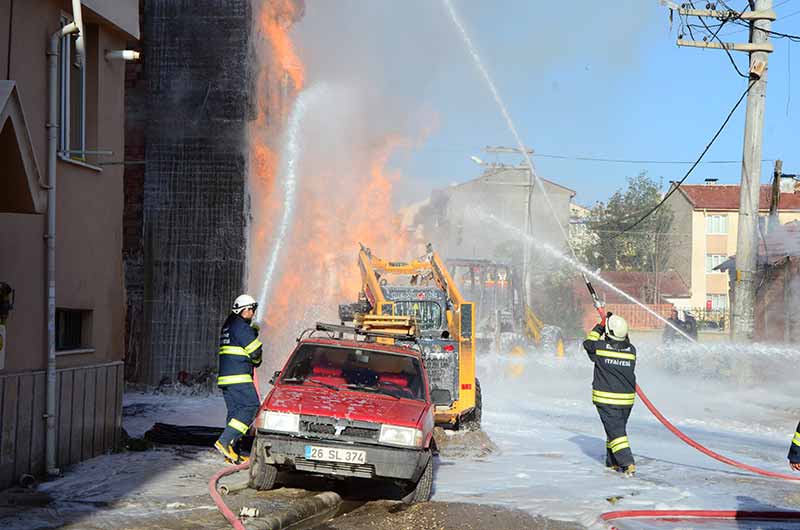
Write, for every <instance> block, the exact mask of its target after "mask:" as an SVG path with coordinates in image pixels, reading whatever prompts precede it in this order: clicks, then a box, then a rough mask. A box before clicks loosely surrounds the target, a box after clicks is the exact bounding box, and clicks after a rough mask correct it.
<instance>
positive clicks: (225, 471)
mask: <svg viewBox="0 0 800 530" xmlns="http://www.w3.org/2000/svg"><path fill="white" fill-rule="evenodd" d="M253 385H254V386H255V387H256V394H257V395H258V397H259V399H258V401H259V403H260V402H261V392H260V391H259V389H258V371H257V370H253ZM249 468H250V460H249V459H248V460H247V462H243V463H241V464H237V465H235V466H228V467H224V468H222V469H220V470H219V471H217V472H216V473H215V474H214V476H213V477H211V479H210V480H209V481H208V494H209V495H211V498H212V499H213V500H214V504H216V505H217V510H219V513H221V514H222V516H223V517H225V519H227V521H228V522H229V523H230V524H231V527H233V529H234V530H247V529H246V528H245V527H244V524H242V521H241V520H240V519H239V517H237V516H236V514H235V513H233V512H232V511H231V509H230V508H228V505H227V504H225V501H223V500H222V495H220V494H219V491H218V490H217V487H218V486H217V484H218V483H219V480H220V479H221V478H222V477H225V476H227V475H232V474H234V473H238V472H239V471H243V470H245V469H249Z"/></svg>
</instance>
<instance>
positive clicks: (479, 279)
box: [447, 259, 564, 357]
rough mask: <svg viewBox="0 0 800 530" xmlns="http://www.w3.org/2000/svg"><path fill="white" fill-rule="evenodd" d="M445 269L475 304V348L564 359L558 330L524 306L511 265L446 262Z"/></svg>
mask: <svg viewBox="0 0 800 530" xmlns="http://www.w3.org/2000/svg"><path fill="white" fill-rule="evenodd" d="M447 268H448V271H449V272H450V275H451V277H452V278H454V279H455V282H456V284H457V286H458V287H459V289H460V290H461V291H462V292H463V293H465V295H466V296H468V297H470V299H471V300H475V301H476V303H477V307H478V311H477V316H476V325H475V329H476V334H477V337H476V340H477V342H478V346H479V348H481V349H485V350H493V351H495V352H497V353H500V354H506V355H512V356H521V355H525V354H526V353H527V352H528V351H531V350H535V349H536V350H539V351H540V352H544V353H546V354H553V355H555V356H557V357H563V356H564V338H563V336H562V333H561V330H560V329H559V328H558V327H556V326H552V325H546V324H545V323H544V322H543V321H542V319H541V318H539V316H538V315H537V314H536V312H535V311H534V310H533V309H532V308H531V307H530V306H529V305H528V304H527V303H526V302H525V295H524V290H523V288H522V282H521V281H520V278H518V275H517V274H516V271H515V270H514V267H513V266H512V265H511V263H509V262H504V261H493V260H487V259H449V260H447Z"/></svg>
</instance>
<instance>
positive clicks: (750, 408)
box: [0, 344, 800, 530]
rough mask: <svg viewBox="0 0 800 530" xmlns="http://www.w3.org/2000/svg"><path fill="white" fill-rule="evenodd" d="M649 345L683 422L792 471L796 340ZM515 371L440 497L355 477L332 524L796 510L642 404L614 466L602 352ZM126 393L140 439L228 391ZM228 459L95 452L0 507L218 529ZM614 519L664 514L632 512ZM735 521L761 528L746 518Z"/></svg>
mask: <svg viewBox="0 0 800 530" xmlns="http://www.w3.org/2000/svg"><path fill="white" fill-rule="evenodd" d="M639 351H640V354H639V367H638V370H637V373H638V381H639V384H640V385H641V386H642V388H643V389H644V390H645V391H646V392H647V393H648V395H649V397H650V398H651V400H652V401H653V402H654V403H655V404H656V406H658V407H660V408H661V409H662V412H664V414H666V416H667V417H669V418H671V419H672V420H673V422H674V423H676V424H677V425H678V426H679V427H680V428H682V429H684V430H685V431H686V432H687V433H688V434H689V435H690V436H692V437H694V438H696V439H697V440H698V441H700V442H702V443H704V444H706V445H708V446H710V447H711V448H712V449H714V450H716V451H718V452H720V453H722V454H725V455H727V456H730V457H732V458H734V459H738V460H742V461H744V462H746V463H749V464H752V465H756V466H759V467H763V468H766V469H769V470H773V471H782V472H786V473H789V472H790V471H789V469H788V466H787V464H786V452H787V450H788V444H789V440H790V439H791V435H792V433H793V432H794V428H795V426H796V424H797V419H798V417H799V416H800V410H798V408H797V407H798V402H797V400H796V395H795V394H794V392H796V368H795V369H794V370H793V369H792V368H793V367H796V366H797V364H798V360H800V353H798V352H797V351H795V350H791V349H782V348H777V347H766V346H765V347H752V348H747V349H742V348H736V347H733V346H730V345H715V346H714V347H713V348H710V349H708V348H704V347H696V348H682V349H677V350H675V351H672V352H665V351H662V350H660V348H658V347H656V346H655V345H648V344H641V345H639ZM513 362H515V363H518V362H519V359H514V360H513ZM515 373H519V370H518V369H509V367H508V364H507V363H506V361H505V360H504V359H502V358H497V357H493V356H488V355H486V356H482V357H481V360H480V362H479V375H480V378H481V385H482V387H483V394H484V407H485V412H484V416H483V421H484V432H485V434H486V437H488V438H489V439H490V440H491V441H492V442H493V443H494V445H495V446H496V447H494V448H493V447H491V446H488V445H487V444H486V443H485V439H484V438H483V437H482V436H479V437H478V438H476V437H475V435H471V436H472V437H470V438H466V439H458V438H456V437H450V438H448V441H450V442H452V444H450V447H448V448H446V449H444V450H443V452H442V455H441V457H440V458H439V459H438V461H437V466H436V476H435V490H434V496H433V501H434V502H432V503H428V504H425V505H421V506H416V507H411V508H406V507H403V506H402V505H400V504H398V503H395V502H387V501H375V502H368V503H366V504H364V500H363V499H356V500H352V499H353V498H354V496H353V492H352V490H350V491H348V490H347V489H343V490H341V493H342V494H343V496H344V497H346V498H348V495H349V496H350V499H351V500H350V502H349V504H348V503H346V506H347V509H348V510H350V511H349V513H347V514H346V515H344V516H340V517H337V518H336V519H334V520H333V521H330V522H328V523H325V526H322V527H320V528H328V529H342V530H344V529H353V530H357V529H362V528H373V527H375V528H378V527H386V528H406V527H407V528H556V527H558V528H561V527H563V528H567V527H570V528H571V527H579V526H589V527H591V526H600V523H598V520H599V519H598V518H599V516H600V515H601V514H602V513H604V512H607V511H612V510H627V509H662V508H675V509H744V510H770V509H793V508H794V509H800V490H799V489H798V484H796V483H790V482H785V481H780V480H774V479H768V478H763V477H758V476H754V475H752V474H750V473H747V472H744V471H741V470H737V469H734V468H730V467H728V466H725V465H723V464H721V463H718V462H716V461H713V460H710V459H709V458H707V457H706V456H704V455H702V454H700V453H698V452H697V451H695V450H694V449H692V448H690V447H688V446H686V445H685V444H684V443H683V442H681V441H680V440H678V439H677V438H675V437H674V436H673V435H672V434H671V433H669V432H668V431H667V430H666V429H665V428H664V427H662V426H661V425H660V424H659V423H658V422H657V421H656V420H655V418H653V417H652V416H651V415H650V414H649V413H648V411H647V409H646V408H645V407H644V406H643V405H642V404H641V403H637V405H636V406H635V408H634V411H633V414H632V416H631V421H630V424H629V432H628V434H629V437H630V440H631V445H632V448H633V451H634V454H635V456H636V458H637V466H638V472H637V475H636V476H635V477H634V478H626V477H623V476H621V475H619V474H617V473H614V472H611V471H607V470H605V469H604V465H603V458H604V451H605V440H604V436H603V431H602V427H601V425H600V422H599V419H598V418H597V414H596V411H595V410H594V408H593V407H592V405H591V403H590V402H589V395H590V390H589V389H590V381H591V373H592V365H591V363H590V362H589V361H588V359H587V358H586V357H585V355H582V354H581V353H580V352H579V351H573V352H572V355H571V356H569V357H567V358H564V359H556V358H552V357H541V356H533V357H531V358H529V359H528V360H527V361H525V363H524V370H522V375H521V376H518V377H515V376H514V375H513V374H515ZM125 406H126V408H125V411H126V416H125V418H124V426H125V428H126V429H127V430H128V432H129V433H130V434H131V435H132V436H140V435H141V434H142V433H143V432H144V431H145V430H146V429H147V428H148V427H149V426H150V425H151V424H152V423H153V421H154V419H157V420H158V421H162V422H166V423H179V424H184V425H187V424H194V425H198V424H199V425H212V424H218V425H221V424H222V421H223V420H222V419H223V418H224V405H223V403H222V399H221V398H220V397H217V396H211V397H198V396H165V395H152V394H141V393H138V394H137V393H129V394H126V396H125ZM484 446H486V447H484ZM476 447H477V448H478V449H477V450H476ZM487 447H488V448H489V450H487ZM219 467H220V464H219V459H218V458H217V456H216V455H215V454H214V453H213V452H212V451H211V450H207V449H203V448H186V447H167V446H161V447H156V448H154V449H149V450H147V451H143V452H127V453H122V454H116V455H109V456H103V457H99V458H95V459H93V460H90V461H88V462H84V463H83V464H80V465H78V466H76V467H75V468H74V469H72V470H69V471H68V472H67V473H66V474H65V476H64V477H63V478H61V479H59V480H56V481H53V482H49V483H46V484H43V485H41V486H40V488H39V492H38V493H37V494H36V495H27V496H25V495H18V496H17V497H15V498H12V500H14V499H16V500H17V501H18V502H28V503H30V504H39V505H40V506H25V507H23V508H22V509H20V507H19V506H16V507H12V508H8V507H6V508H5V509H4V510H5V511H2V510H0V526H2V527H3V528H25V529H30V528H56V527H65V528H76V529H77V528H98V529H99V528H116V529H119V528H131V529H132V528H209V529H210V528H222V527H224V521H223V520H222V519H221V517H220V516H219V515H218V514H217V513H216V511H215V508H214V506H213V503H212V502H211V500H210V498H209V497H208V495H207V494H206V482H207V480H208V478H209V477H210V476H211V475H212V474H213V472H214V471H216V470H217V469H218V468H219ZM798 475H800V474H798ZM242 479H243V477H233V478H231V479H230V480H228V483H237V482H241V481H242ZM324 487H327V488H329V487H334V488H335V487H336V486H335V484H334V485H326V486H324ZM310 494H312V493H309V492H307V491H304V490H301V489H296V488H282V489H280V490H278V491H277V492H270V493H267V494H260V495H257V496H256V495H255V494H254V493H252V492H242V493H239V494H235V495H231V496H229V497H228V499H229V501H230V503H231V504H232V505H233V506H234V507H237V508H238V507H240V506H241V505H242V504H248V503H251V504H252V503H253V502H258V503H259V506H262V509H270V507H272V508H274V509H280V508H281V507H285V506H288V505H290V504H291V503H292V502H293V501H294V500H295V499H297V498H298V497H302V496H307V495H310ZM9 495H10V493H8V492H7V493H6V500H5V503H4V504H8V503H9ZM43 495H46V497H43ZM356 497H357V495H356ZM42 505H43V506H42ZM263 507H266V508H263ZM538 516H541V517H546V518H547V519H544V518H537V517H538ZM558 521H562V522H569V524H565V525H563V526H562V523H559V522H558ZM65 523H66V526H64V524H65ZM615 526H616V527H617V528H621V529H624V528H634V527H635V528H646V527H657V526H658V525H653V524H650V523H647V524H645V523H644V522H642V521H636V522H625V521H620V522H618V523H616V524H615ZM723 526H724V527H725V528H733V526H732V525H727V523H719V524H717V525H716V526H713V525H704V528H712V527H713V528H721V527H723ZM758 526H759V527H765V526H769V527H772V528H777V527H781V528H786V527H787V525H786V524H785V523H784V524H780V525H775V524H774V523H773V524H772V525H758ZM661 527H663V526H661ZM735 527H736V528H747V527H750V526H748V525H747V524H743V523H742V522H739V523H738V524H736V525H735ZM797 527H798V528H800V525H798V526H797Z"/></svg>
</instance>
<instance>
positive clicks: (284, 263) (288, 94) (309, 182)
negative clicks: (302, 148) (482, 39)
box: [248, 0, 415, 371]
mask: <svg viewBox="0 0 800 530" xmlns="http://www.w3.org/2000/svg"><path fill="white" fill-rule="evenodd" d="M256 1H260V2H261V3H260V4H259V5H260V10H259V11H258V13H257V18H256V21H257V28H258V30H259V35H261V37H262V40H261V41H260V42H259V46H258V51H259V60H260V69H259V71H258V77H257V87H256V90H257V98H256V104H257V106H256V116H255V119H254V120H253V122H252V125H251V128H250V151H249V163H250V178H249V183H250V186H251V192H252V193H251V195H252V197H253V202H252V204H253V221H252V223H251V239H250V260H249V263H250V270H249V278H248V285H249V286H250V287H251V289H252V288H253V287H256V286H260V285H261V283H262V281H263V278H262V276H263V273H264V268H265V265H266V263H265V259H266V256H267V254H268V252H269V250H270V249H271V248H272V245H273V244H274V238H275V232H276V230H275V227H276V224H277V223H276V221H277V219H278V218H279V217H280V215H281V212H282V197H281V193H280V190H281V188H282V186H281V185H280V183H278V182H276V181H277V180H278V175H277V167H278V162H279V157H278V156H276V153H277V151H278V149H277V147H278V143H277V142H279V141H280V139H281V138H282V132H283V129H284V126H285V124H286V118H287V116H288V115H289V109H290V107H291V103H292V102H293V101H294V99H295V98H296V97H297V94H298V93H299V91H300V90H302V89H303V88H304V87H305V83H306V72H305V67H304V65H303V63H302V61H301V59H300V57H299V56H298V55H297V53H296V51H295V49H294V46H293V43H292V40H291V38H290V35H289V29H290V27H291V25H292V24H293V23H294V22H295V21H296V20H297V19H298V17H299V16H300V13H299V12H298V8H297V7H296V4H295V3H294V2H293V1H292V0H273V1H270V2H264V1H263V0H256ZM369 144H370V146H371V147H370V148H368V149H367V150H366V151H359V150H358V149H355V148H354V149H353V153H352V158H353V161H352V168H353V170H352V171H349V172H348V173H347V174H346V175H343V174H322V173H321V172H320V171H319V170H308V171H307V172H306V173H303V174H301V175H300V176H299V178H298V184H297V186H298V188H297V191H296V201H295V205H296V206H295V210H294V218H293V224H292V226H291V230H290V232H289V234H288V239H287V240H286V243H285V245H284V246H283V250H282V251H281V256H280V263H279V266H278V269H277V270H276V273H277V274H276V276H275V277H274V281H273V284H272V286H271V287H270V291H269V292H270V298H269V300H268V301H267V303H266V307H263V308H260V310H259V311H260V312H262V314H261V315H260V316H257V318H260V319H262V320H263V321H264V323H265V327H264V328H262V332H261V333H262V340H264V342H265V344H267V351H268V355H267V356H266V359H267V362H265V365H264V367H263V368H262V370H263V371H266V370H269V369H272V368H275V367H276V366H275V365H276V364H279V363H282V362H283V361H284V360H285V358H286V356H287V355H288V354H289V353H290V351H291V348H292V347H293V344H294V340H295V338H296V337H297V335H298V334H299V332H300V331H302V330H303V329H304V328H307V327H310V326H313V324H314V322H315V321H317V320H327V321H329V322H331V321H336V319H337V310H338V305H339V304H342V303H348V302H353V301H355V300H356V299H357V296H358V292H359V290H360V288H361V277H360V272H359V270H358V266H357V253H358V248H359V247H358V243H359V242H361V243H364V244H365V245H367V246H369V247H371V248H373V249H374V250H375V252H376V253H377V254H378V255H381V256H385V257H387V258H396V259H407V258H413V257H415V254H414V253H413V251H412V245H411V244H410V242H409V240H408V238H407V237H406V235H405V233H404V232H403V230H402V227H401V222H400V216H399V215H398V214H397V213H396V212H395V210H394V207H393V204H392V190H393V187H394V186H395V184H396V183H397V182H398V180H399V179H400V177H401V175H400V173H399V172H397V171H392V170H389V169H388V162H389V160H390V158H391V156H392V155H393V154H394V153H396V152H397V150H398V149H404V148H409V147H413V145H414V144H413V143H412V142H409V141H407V140H406V139H405V138H403V137H400V136H396V135H385V136H382V137H378V138H377V139H376V138H374V137H371V138H370V142H369ZM310 156H312V157H313V153H311V154H310ZM325 171H327V170H325ZM340 172H341V171H340ZM256 290H257V287H256Z"/></svg>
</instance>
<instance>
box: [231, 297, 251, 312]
mask: <svg viewBox="0 0 800 530" xmlns="http://www.w3.org/2000/svg"><path fill="white" fill-rule="evenodd" d="M248 307H252V308H253V311H255V310H256V309H257V308H258V303H257V302H256V300H255V298H253V297H252V296H250V295H249V294H240V295H239V296H237V297H236V300H234V301H233V309H231V311H233V312H234V313H236V314H237V315H238V314H239V313H241V312H242V311H244V310H245V309H247V308H248Z"/></svg>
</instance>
